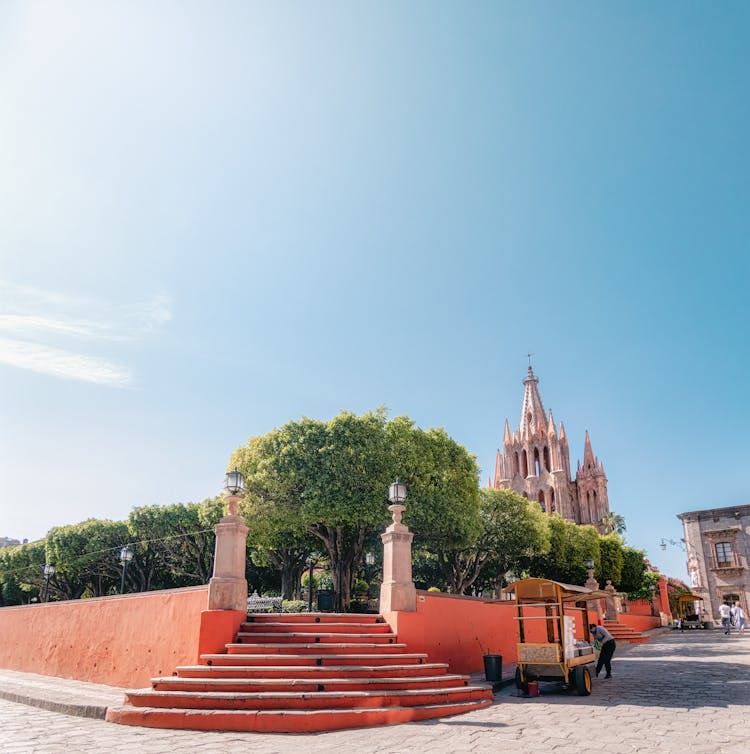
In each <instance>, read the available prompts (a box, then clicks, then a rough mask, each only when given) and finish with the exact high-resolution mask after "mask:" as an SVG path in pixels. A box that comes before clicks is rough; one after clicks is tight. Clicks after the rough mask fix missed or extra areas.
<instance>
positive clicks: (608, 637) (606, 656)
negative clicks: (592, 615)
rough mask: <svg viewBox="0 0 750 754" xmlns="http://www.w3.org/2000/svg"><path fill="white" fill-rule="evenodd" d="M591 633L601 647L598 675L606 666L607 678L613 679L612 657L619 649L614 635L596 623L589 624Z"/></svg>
mask: <svg viewBox="0 0 750 754" xmlns="http://www.w3.org/2000/svg"><path fill="white" fill-rule="evenodd" d="M589 631H590V632H591V635H592V636H593V637H594V642H597V641H598V642H599V644H600V645H601V649H600V650H599V660H598V661H597V663H596V675H597V676H598V675H599V673H600V672H601V669H602V665H603V666H604V669H605V670H606V671H607V675H605V676H604V677H605V678H611V677H612V663H611V660H612V655H613V654H614V653H615V649H616V648H617V644H616V643H615V640H614V638H613V637H612V634H611V633H610V632H609V631H607V629H606V628H604V626H597V625H596V623H590V624H589Z"/></svg>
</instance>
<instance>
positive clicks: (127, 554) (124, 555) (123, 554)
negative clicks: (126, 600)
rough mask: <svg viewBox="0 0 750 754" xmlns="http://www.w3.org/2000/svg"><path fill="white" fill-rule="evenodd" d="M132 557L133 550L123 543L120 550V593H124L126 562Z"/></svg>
mask: <svg viewBox="0 0 750 754" xmlns="http://www.w3.org/2000/svg"><path fill="white" fill-rule="evenodd" d="M132 559H133V551H132V550H131V549H130V548H129V547H128V546H127V545H125V546H124V547H123V548H122V549H121V550H120V565H121V566H122V580H121V581H120V594H125V571H127V568H128V563H130V561H131V560H132Z"/></svg>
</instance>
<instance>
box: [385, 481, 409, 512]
mask: <svg viewBox="0 0 750 754" xmlns="http://www.w3.org/2000/svg"><path fill="white" fill-rule="evenodd" d="M404 500H406V485H405V484H404V483H403V482H399V481H398V477H396V481H395V482H393V484H390V485H388V501H389V502H390V503H391V505H403V503H404Z"/></svg>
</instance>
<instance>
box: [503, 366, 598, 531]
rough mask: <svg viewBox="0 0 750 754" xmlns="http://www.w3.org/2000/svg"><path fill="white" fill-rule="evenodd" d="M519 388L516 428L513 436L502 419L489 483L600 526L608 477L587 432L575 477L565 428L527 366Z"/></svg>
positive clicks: (546, 509)
mask: <svg viewBox="0 0 750 754" xmlns="http://www.w3.org/2000/svg"><path fill="white" fill-rule="evenodd" d="M523 386H524V392H523V402H522V403H521V419H520V422H519V425H518V429H517V430H516V431H515V433H514V434H511V431H510V425H509V424H508V421H507V419H506V421H505V432H504V436H503V450H502V452H501V451H500V450H498V451H497V456H496V457H495V477H494V480H493V481H492V482H491V483H490V486H491V487H494V488H495V489H496V490H497V489H503V490H513V492H515V493H516V494H519V495H523V496H524V497H527V498H529V500H536V501H537V502H538V503H539V505H540V506H541V508H542V510H543V511H544V512H545V513H548V514H552V513H558V514H559V515H560V516H562V517H563V518H567V519H569V520H571V521H575V522H576V523H577V524H593V525H594V526H600V524H601V520H602V518H603V517H604V516H605V515H606V514H607V513H609V500H608V497H607V477H606V475H605V474H604V467H603V466H602V463H601V461H600V460H599V459H598V458H596V457H595V456H594V452H593V450H592V448H591V440H590V438H589V433H588V432H586V439H585V442H584V454H583V464H581V462H580V461H579V462H578V470H577V472H576V478H575V481H574V480H572V479H571V474H570V449H569V447H568V438H567V435H566V434H565V426H564V425H563V423H562V422H560V430H559V432H558V431H557V429H556V428H555V422H554V419H553V417H552V411H550V412H549V415H547V414H546V413H545V411H544V406H543V404H542V398H541V396H540V395H539V380H538V379H537V377H536V375H535V374H534V370H533V369H532V368H531V366H529V370H528V372H527V374H526V379H525V380H524V381H523Z"/></svg>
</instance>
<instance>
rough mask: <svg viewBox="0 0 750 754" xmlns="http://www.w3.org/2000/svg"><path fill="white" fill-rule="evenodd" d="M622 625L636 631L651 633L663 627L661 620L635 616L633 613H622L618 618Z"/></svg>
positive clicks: (647, 616)
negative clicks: (654, 629) (653, 629)
mask: <svg viewBox="0 0 750 754" xmlns="http://www.w3.org/2000/svg"><path fill="white" fill-rule="evenodd" d="M617 620H619V621H620V623H622V624H624V625H626V626H630V628H633V629H635V630H636V631H649V630H651V629H652V628H658V627H659V626H661V619H660V618H658V617H653V616H651V615H635V614H633V613H620V615H619V616H618V617H617Z"/></svg>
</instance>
